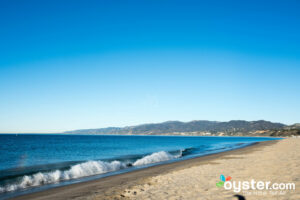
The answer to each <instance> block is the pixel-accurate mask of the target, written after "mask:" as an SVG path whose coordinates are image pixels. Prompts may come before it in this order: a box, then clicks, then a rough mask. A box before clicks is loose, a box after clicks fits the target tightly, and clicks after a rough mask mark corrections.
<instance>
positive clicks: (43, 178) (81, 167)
mask: <svg viewBox="0 0 300 200" xmlns="http://www.w3.org/2000/svg"><path fill="white" fill-rule="evenodd" d="M125 167H126V165H125V164H124V163H121V162H119V161H113V162H110V163H109V162H102V161H88V162H85V163H81V164H76V165H73V166H72V167H71V168H70V169H68V170H64V171H60V170H56V171H52V172H45V173H42V172H38V173H36V174H33V175H30V176H27V175H26V176H23V178H22V179H21V180H20V181H19V182H18V183H15V184H10V185H6V186H4V187H0V192H10V191H14V190H18V189H24V188H27V187H34V186H40V185H44V184H50V183H57V182H60V181H63V180H70V179H75V178H81V177H86V176H91V175H96V174H103V173H106V172H111V171H116V170H120V169H122V168H125Z"/></svg>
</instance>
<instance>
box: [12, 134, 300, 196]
mask: <svg viewBox="0 0 300 200" xmlns="http://www.w3.org/2000/svg"><path fill="white" fill-rule="evenodd" d="M299 150H300V139H299V138H289V139H285V140H280V141H266V142H260V143H258V144H256V145H252V146H248V147H245V148H242V149H237V150H232V151H228V152H223V153H218V154H213V155H209V156H204V157H199V158H193V159H189V160H184V161H179V162H175V163H169V164H164V165H158V166H153V167H149V168H145V169H141V170H137V171H133V172H129V173H125V174H119V175H115V176H110V177H105V178H102V179H98V180H93V181H88V182H83V183H76V184H72V185H67V186H62V187H58V188H52V189H49V190H45V191H41V192H36V193H32V194H27V195H23V196H19V197H16V198H14V199H41V200H42V199H95V200H96V199H99V200H102V199H155V200H157V199H189V200H191V199H237V198H236V197H234V195H236V194H239V195H242V196H244V197H245V198H246V199H300V191H299V186H300V169H299V168H300V167H299V166H300V154H299V152H300V151H299ZM220 174H224V175H225V176H231V177H232V180H236V181H244V180H251V179H255V180H257V181H271V182H272V183H275V182H277V183H281V182H283V183H291V182H293V183H295V184H296V190H294V191H290V190H289V191H285V193H284V194H283V193H281V194H280V195H279V194H276V195H275V194H269V193H268V194H265V195H263V194H259V193H253V192H256V191H251V192H252V194H249V193H247V194H246V193H244V192H243V191H241V192H239V193H235V192H233V191H231V190H230V191H229V190H225V189H224V188H218V187H216V183H217V182H218V181H219V177H220Z"/></svg>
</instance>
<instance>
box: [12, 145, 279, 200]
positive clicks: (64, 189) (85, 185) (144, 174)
mask: <svg viewBox="0 0 300 200" xmlns="http://www.w3.org/2000/svg"><path fill="white" fill-rule="evenodd" d="M278 142H280V141H278V140H272V141H264V142H258V143H256V144H254V145H250V146H247V147H244V148H240V149H235V150H231V151H226V152H221V153H216V154H211V155H206V156H202V157H197V158H191V159H187V160H183V161H178V162H172V163H167V164H162V165H156V166H151V167H148V168H143V169H138V170H135V171H131V172H127V173H124V174H118V175H113V176H109V177H104V178H101V179H97V180H91V181H87V182H81V183H75V184H71V185H66V186H61V187H56V188H50V189H48V190H44V191H39V192H35V193H30V194H25V195H21V196H17V197H14V198H13V199H41V200H42V199H131V198H132V197H135V195H136V194H133V195H134V196H128V195H126V194H124V191H127V190H128V188H129V189H130V188H134V187H136V186H141V185H143V184H144V183H145V181H146V180H147V179H149V178H151V177H155V176H163V175H165V174H168V173H173V172H176V171H180V170H184V169H188V168H192V167H195V166H201V165H215V162H218V161H219V160H220V159H232V158H229V157H230V156H239V155H247V154H249V153H252V152H254V151H260V150H263V148H265V147H268V146H272V145H274V144H276V143H278ZM127 192H128V191H127ZM133 193H134V192H133Z"/></svg>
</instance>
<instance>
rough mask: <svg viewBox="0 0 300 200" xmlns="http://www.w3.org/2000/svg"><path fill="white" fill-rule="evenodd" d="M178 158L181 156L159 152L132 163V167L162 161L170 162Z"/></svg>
mask: <svg viewBox="0 0 300 200" xmlns="http://www.w3.org/2000/svg"><path fill="white" fill-rule="evenodd" d="M178 157H181V154H180V155H172V154H170V153H168V152H165V151H160V152H157V153H153V154H151V155H148V156H145V157H143V158H141V159H138V160H137V161H135V162H134V163H133V166H138V165H147V164H151V163H157V162H163V161H167V160H171V159H174V158H178Z"/></svg>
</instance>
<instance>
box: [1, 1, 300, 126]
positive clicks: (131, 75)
mask: <svg viewBox="0 0 300 200" xmlns="http://www.w3.org/2000/svg"><path fill="white" fill-rule="evenodd" d="M299 10H300V1H296V0H295V1H292V0H291V1H284V0H282V1H274V0H272V1H253V0H251V1H190V0H184V1H183V0H182V1H177V0H170V1H164V0H157V1H156V0H152V1H141V0H137V1H127V0H125V1H123V0H111V1H104V0H103V1H75V0H72V1H54V0H51V1H50V0H49V1H46V0H45V1H31V0H27V1H22V0H20V1H15V0H2V1H1V2H0V132H58V131H65V130H73V129H82V128H100V127H107V126H126V125H136V124H140V123H151V122H162V121H167V120H181V121H190V120H198V119H199V120H201V119H205V120H218V121H228V120H231V119H244V120H259V119H265V120H270V121H275V122H283V123H287V124H292V123H296V122H300V103H299V102H300V78H299V76H300V12H299Z"/></svg>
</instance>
